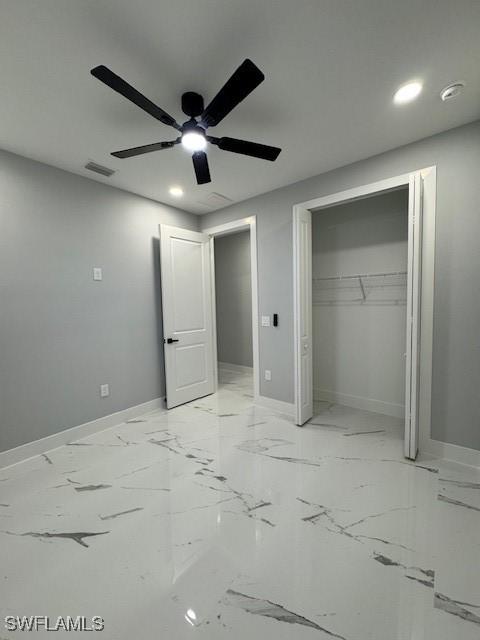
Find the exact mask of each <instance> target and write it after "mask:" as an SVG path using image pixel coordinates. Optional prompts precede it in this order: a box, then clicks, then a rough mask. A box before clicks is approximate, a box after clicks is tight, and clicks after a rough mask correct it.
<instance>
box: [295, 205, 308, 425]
mask: <svg viewBox="0 0 480 640" xmlns="http://www.w3.org/2000/svg"><path fill="white" fill-rule="evenodd" d="M293 224H294V229H293V246H294V265H295V274H294V278H295V285H294V286H295V307H296V313H295V341H296V354H297V355H296V358H295V380H296V383H295V388H296V396H297V397H296V402H295V404H296V423H297V424H298V425H302V424H304V423H305V422H307V420H310V418H311V417H312V416H313V397H312V391H313V389H312V387H313V383H312V375H313V374H312V214H311V212H310V211H308V210H307V209H303V208H300V207H298V208H297V209H296V210H295V217H294V223H293Z"/></svg>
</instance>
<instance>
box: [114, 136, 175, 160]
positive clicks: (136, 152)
mask: <svg viewBox="0 0 480 640" xmlns="http://www.w3.org/2000/svg"><path fill="white" fill-rule="evenodd" d="M179 142H180V138H177V139H176V140H171V141H169V142H154V143H153V144H144V145H143V146H141V147H132V148H131V149H122V151H114V152H113V153H111V154H110V155H112V156H115V157H116V158H132V157H133V156H141V155H142V154H143V153H151V152H152V151H161V150H162V149H171V148H172V147H174V146H175V145H176V144H178V143H179Z"/></svg>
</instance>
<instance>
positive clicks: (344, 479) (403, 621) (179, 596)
mask: <svg viewBox="0 0 480 640" xmlns="http://www.w3.org/2000/svg"><path fill="white" fill-rule="evenodd" d="M220 380H221V385H220V388H219V391H218V392H217V393H216V394H214V395H212V396H208V397H206V398H202V399H199V400H196V401H194V402H192V403H189V404H188V405H184V406H181V407H178V408H176V409H173V410H171V411H165V410H158V411H154V412H152V413H149V414H147V415H144V416H139V417H138V418H136V419H133V420H129V421H128V422H127V423H124V424H121V425H119V426H117V427H114V428H112V429H108V430H106V431H103V432H101V433H98V434H95V435H92V436H90V437H88V438H85V439H83V440H80V441H77V442H71V443H69V444H68V445H66V446H64V447H61V448H59V449H55V450H53V451H50V452H48V453H46V454H44V455H41V456H37V457H35V458H32V459H30V460H28V461H26V462H24V463H21V464H17V465H15V466H12V467H9V468H6V469H3V470H0V557H1V564H0V566H1V575H0V580H1V582H0V585H1V586H0V609H1V620H0V623H1V624H2V625H3V618H4V617H5V616H8V615H10V616H30V615H45V616H49V617H50V620H51V621H55V620H56V619H57V618H58V617H59V616H63V617H66V616H73V617H76V616H86V617H87V618H91V617H92V616H101V617H102V618H103V619H104V621H105V629H104V631H103V632H102V633H101V637H103V638H108V639H109V640H110V639H111V640H127V639H128V640H130V639H131V638H135V639H136V640H151V639H152V638H168V639H169V640H170V639H171V640H182V639H183V638H192V637H193V636H195V637H197V638H205V639H209V640H216V639H222V638H225V639H239V640H240V639H242V640H243V639H244V638H251V640H256V639H262V640H265V639H267V640H269V639H273V638H275V639H288V640H292V639H295V640H296V639H299V640H302V639H303V638H305V639H307V638H312V639H313V638H325V639H326V640H327V639H328V638H330V639H332V638H339V639H343V640H451V639H452V638H455V640H474V639H475V640H478V638H480V475H479V473H478V471H476V470H474V469H470V468H467V467H460V466H454V465H448V464H447V463H445V462H443V461H439V460H419V461H417V462H416V463H412V462H410V461H407V460H405V459H404V458H403V454H402V451H403V442H402V425H401V421H399V420H397V419H395V418H391V417H388V416H383V415H380V414H372V413H369V412H366V411H358V410H355V409H351V408H348V407H342V406H339V405H331V404H327V403H323V404H320V405H318V406H317V407H316V409H317V410H316V415H315V417H314V418H313V419H312V420H311V421H310V422H309V423H308V424H307V425H305V426H304V427H303V428H298V427H295V426H294V425H293V424H291V421H290V420H289V419H288V418H287V417H286V416H284V415H281V414H277V413H276V412H275V411H272V410H269V409H265V408H260V407H256V406H254V405H253V399H252V397H253V391H252V379H251V375H250V374H249V373H247V372H241V373H239V372H237V371H231V370H228V369H222V370H221V371H220ZM58 633H59V634H60V635H62V633H66V632H62V631H59V632H58ZM36 635H37V636H38V637H40V638H44V637H45V638H46V637H52V632H47V631H38V632H37V634H36ZM18 637H19V632H18V631H12V632H10V631H8V630H7V629H2V630H0V639H6V638H9V639H10V638H18Z"/></svg>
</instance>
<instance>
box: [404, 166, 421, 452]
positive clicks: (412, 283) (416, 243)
mask: <svg viewBox="0 0 480 640" xmlns="http://www.w3.org/2000/svg"><path fill="white" fill-rule="evenodd" d="M422 189H423V180H422V177H421V174H420V172H417V173H415V174H413V175H412V176H410V183H409V201H408V267H407V274H408V275H407V348H406V388H405V457H407V458H410V459H411V460H415V458H416V457H417V453H418V441H419V424H418V422H419V418H418V413H419V412H418V405H419V402H418V397H419V376H420V300H421V297H420V296H421V282H422V273H421V272H422V224H423V216H422V202H423V194H422Z"/></svg>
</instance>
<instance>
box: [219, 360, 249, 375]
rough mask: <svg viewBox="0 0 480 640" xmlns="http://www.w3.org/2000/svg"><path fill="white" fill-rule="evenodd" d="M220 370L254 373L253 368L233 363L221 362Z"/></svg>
mask: <svg viewBox="0 0 480 640" xmlns="http://www.w3.org/2000/svg"><path fill="white" fill-rule="evenodd" d="M218 368H219V369H220V368H222V369H230V370H231V371H239V372H244V373H253V367H247V365H245V364H233V362H219V363H218Z"/></svg>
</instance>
